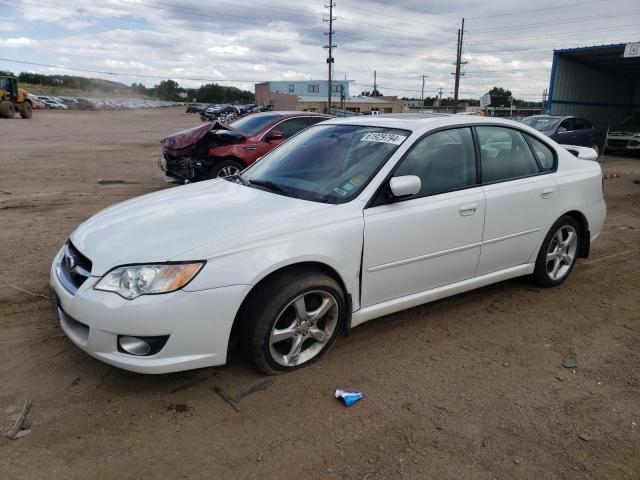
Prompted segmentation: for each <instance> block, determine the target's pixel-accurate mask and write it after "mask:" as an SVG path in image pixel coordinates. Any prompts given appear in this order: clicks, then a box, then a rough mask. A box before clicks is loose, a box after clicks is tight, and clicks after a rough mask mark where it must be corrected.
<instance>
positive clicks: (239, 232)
mask: <svg viewBox="0 0 640 480" xmlns="http://www.w3.org/2000/svg"><path fill="white" fill-rule="evenodd" d="M327 208H331V205H327V204H323V203H316V202H309V201H305V200H299V199H296V198H291V197H286V196H283V195H277V194H275V193H271V192H267V191H264V190H260V189H256V188H251V187H245V186H243V185H239V184H236V183H233V182H230V181H227V180H222V179H215V180H210V181H206V182H199V183H195V184H191V185H184V186H179V187H173V188H169V189H167V190H163V191H161V192H155V193H151V194H147V195H143V196H141V197H137V198H134V199H131V200H128V201H125V202H122V203H119V204H116V205H114V206H112V207H109V208H107V209H105V210H102V211H101V212H99V213H98V214H96V215H95V216H93V217H92V218H90V219H89V220H87V221H86V222H84V223H83V224H81V225H80V226H79V227H78V228H77V229H76V230H75V231H74V232H73V233H72V234H71V237H70V239H71V242H72V243H73V244H74V245H75V247H76V248H77V249H78V250H79V251H80V252H82V253H83V254H84V255H85V256H87V257H88V258H89V259H90V260H91V261H92V263H93V266H92V270H91V274H92V275H94V276H101V275H104V274H105V273H106V272H107V271H109V270H110V269H111V268H113V267H116V266H118V265H126V264H131V263H153V262H165V261H168V260H171V259H173V258H175V257H177V256H178V255H180V254H183V253H185V252H188V251H190V250H192V249H194V248H198V247H202V246H204V245H207V244H212V243H216V242H224V244H225V245H229V244H231V245H233V246H234V247H238V248H240V247H241V246H242V244H243V242H245V241H249V238H250V237H251V238H254V239H255V238H256V235H257V234H260V235H261V236H265V235H266V236H269V232H270V231H271V230H273V231H275V230H278V231H282V228H283V227H285V228H286V229H294V228H295V226H296V224H297V223H298V222H299V221H300V220H301V219H308V217H309V215H310V214H312V213H315V212H319V211H321V210H325V209H327ZM193 260H201V259H200V258H197V259H193Z"/></svg>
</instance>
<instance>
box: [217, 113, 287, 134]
mask: <svg viewBox="0 0 640 480" xmlns="http://www.w3.org/2000/svg"><path fill="white" fill-rule="evenodd" d="M281 117H282V114H281V113H268V114H263V115H259V114H258V115H249V116H247V117H243V118H241V119H240V120H236V121H235V122H233V123H231V124H230V125H229V126H231V127H233V128H235V129H236V130H240V131H242V132H245V133H247V134H249V135H255V134H256V133H258V132H259V131H260V130H262V129H263V128H265V127H266V126H267V125H269V124H270V123H271V122H274V121H276V120H277V119H278V118H281Z"/></svg>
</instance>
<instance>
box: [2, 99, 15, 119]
mask: <svg viewBox="0 0 640 480" xmlns="http://www.w3.org/2000/svg"><path fill="white" fill-rule="evenodd" d="M15 114H16V107H15V106H14V105H13V102H10V101H8V100H4V101H3V102H0V117H2V118H13V116H14V115H15Z"/></svg>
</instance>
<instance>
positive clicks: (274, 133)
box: [266, 130, 284, 142]
mask: <svg viewBox="0 0 640 480" xmlns="http://www.w3.org/2000/svg"><path fill="white" fill-rule="evenodd" d="M283 137H284V134H283V133H282V132H281V131H280V130H271V131H270V132H269V133H268V134H267V138H266V140H267V142H270V141H271V140H282V138H283Z"/></svg>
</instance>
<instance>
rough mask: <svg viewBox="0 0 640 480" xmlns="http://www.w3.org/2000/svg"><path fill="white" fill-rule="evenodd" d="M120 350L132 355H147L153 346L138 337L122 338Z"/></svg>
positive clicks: (119, 342) (120, 339) (119, 341)
mask: <svg viewBox="0 0 640 480" xmlns="http://www.w3.org/2000/svg"><path fill="white" fill-rule="evenodd" d="M118 344H119V345H120V348H122V350H124V351H125V352H127V353H130V354H131V355H147V354H148V353H149V352H150V351H151V345H149V344H148V343H147V342H145V341H144V340H142V339H141V338H136V337H120V338H119V340H118Z"/></svg>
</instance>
